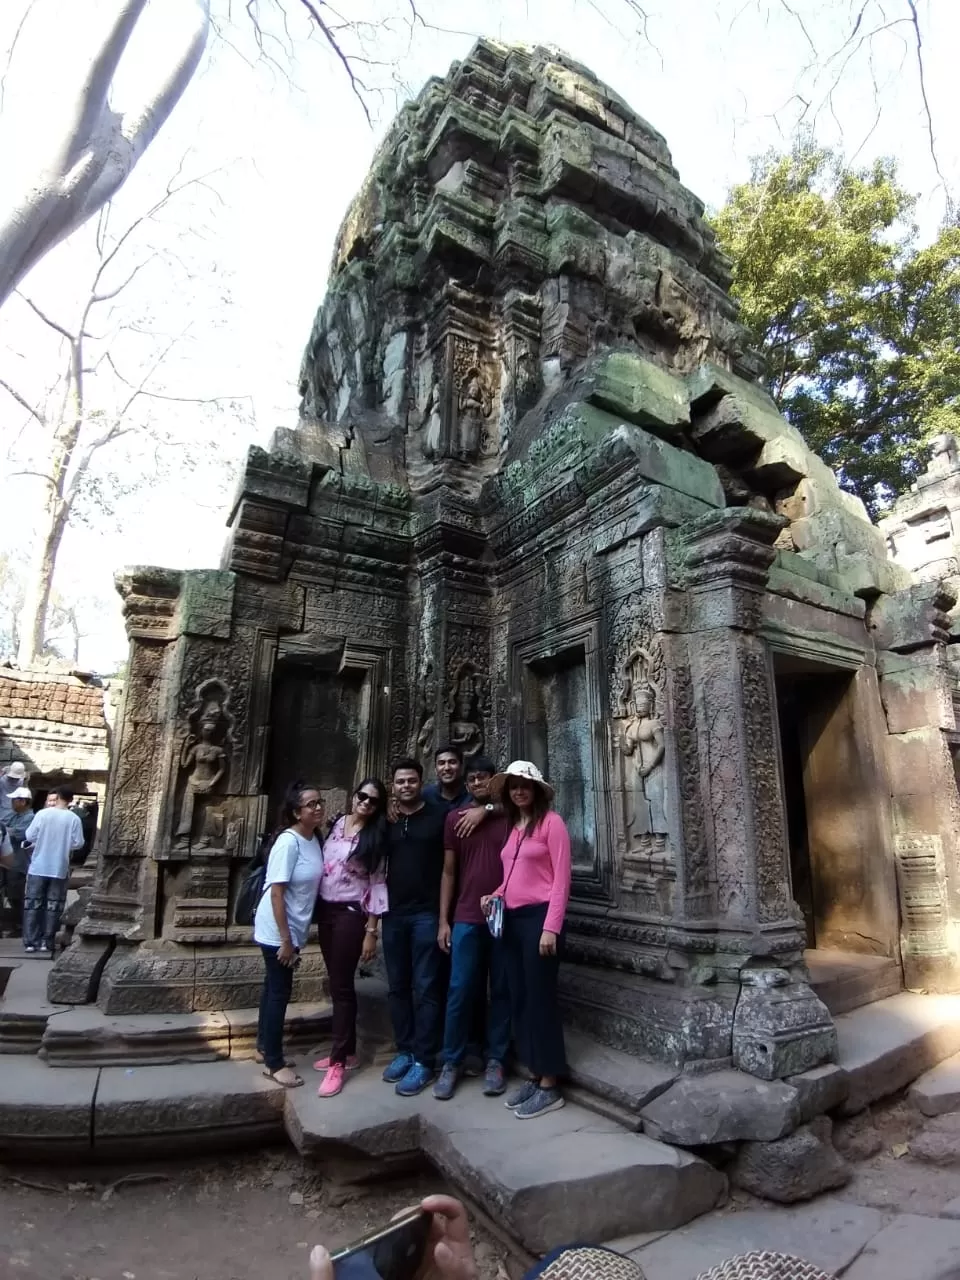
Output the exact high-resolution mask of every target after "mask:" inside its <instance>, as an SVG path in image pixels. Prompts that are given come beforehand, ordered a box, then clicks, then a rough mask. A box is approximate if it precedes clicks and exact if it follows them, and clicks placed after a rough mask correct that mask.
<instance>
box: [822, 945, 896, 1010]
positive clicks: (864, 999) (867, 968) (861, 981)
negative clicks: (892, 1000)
mask: <svg viewBox="0 0 960 1280" xmlns="http://www.w3.org/2000/svg"><path fill="white" fill-rule="evenodd" d="M804 960H805V961H806V964H807V968H808V970H809V971H810V985H811V987H813V989H814V991H815V992H816V993H817V995H818V996H819V997H820V999H821V1000H822V1001H823V1003H824V1004H825V1005H826V1006H827V1008H828V1009H829V1010H830V1012H831V1013H832V1014H833V1016H834V1017H835V1018H836V1017H838V1016H839V1015H840V1014H842V1013H850V1012H852V1010H854V1009H859V1008H861V1007H862V1006H863V1005H867V1004H873V1003H874V1002H875V1001H877V1000H884V999H886V998H887V997H888V996H893V995H896V994H897V992H898V991H900V990H901V989H902V986H903V980H902V975H901V972H900V966H899V965H898V964H897V962H896V961H895V960H891V959H890V958H889V957H888V956H868V955H860V954H858V953H856V952H853V951H828V950H825V949H819V948H818V949H817V950H815V951H805V952H804Z"/></svg>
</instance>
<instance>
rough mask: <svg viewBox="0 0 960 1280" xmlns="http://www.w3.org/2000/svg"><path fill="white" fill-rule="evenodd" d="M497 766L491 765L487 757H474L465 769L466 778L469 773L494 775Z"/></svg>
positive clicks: (491, 762)
mask: <svg viewBox="0 0 960 1280" xmlns="http://www.w3.org/2000/svg"><path fill="white" fill-rule="evenodd" d="M496 772H497V766H496V765H495V764H494V763H493V761H492V760H491V759H490V757H489V756H474V757H473V759H472V760H471V761H470V762H469V764H468V765H467V767H466V774H467V777H469V776H470V774H471V773H491V774H493V773H496Z"/></svg>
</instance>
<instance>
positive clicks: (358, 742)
mask: <svg viewBox="0 0 960 1280" xmlns="http://www.w3.org/2000/svg"><path fill="white" fill-rule="evenodd" d="M368 702H369V687H368V681H367V679H366V673H365V672H364V671H363V670H362V669H359V668H352V667H346V668H344V669H342V670H338V671H336V670H333V671H332V670H330V669H329V666H325V665H321V664H320V663H313V662H309V661H304V660H303V659H299V658H298V659H296V660H284V659H281V660H280V661H279V662H278V663H277V665H276V668H275V671H274V680H273V696H272V700H271V706H270V744H269V748H268V751H267V764H266V771H265V775H264V788H265V790H266V792H267V795H268V797H269V810H268V821H269V823H270V824H271V825H272V823H273V822H274V820H275V818H276V813H277V809H278V807H279V805H280V802H281V801H282V800H283V796H284V792H285V791H286V788H287V787H288V786H289V785H290V783H291V782H294V781H296V780H297V779H303V780H304V781H306V782H312V783H315V784H316V785H317V786H318V787H320V788H321V790H322V791H323V793H324V797H325V799H326V802H327V812H328V815H329V816H332V815H333V813H335V812H337V811H339V810H342V809H343V807H344V805H345V803H346V799H347V796H348V795H349V794H350V791H351V790H352V788H353V786H354V785H355V783H356V782H357V781H358V778H357V770H358V768H359V762H360V760H361V758H362V755H363V741H364V727H365V726H366V725H367V723H368V722H369V707H368V705H367V704H368Z"/></svg>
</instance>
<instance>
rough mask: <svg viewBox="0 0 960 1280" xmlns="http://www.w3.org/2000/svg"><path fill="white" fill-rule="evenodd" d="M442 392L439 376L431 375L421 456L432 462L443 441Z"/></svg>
mask: <svg viewBox="0 0 960 1280" xmlns="http://www.w3.org/2000/svg"><path fill="white" fill-rule="evenodd" d="M442 406H443V390H442V388H441V386H440V376H439V374H437V373H434V375H433V382H432V383H431V386H430V394H429V395H428V396H427V404H426V408H425V409H424V411H423V424H422V425H423V444H422V446H421V447H422V449H423V456H424V457H425V458H426V459H427V460H428V461H429V462H433V460H434V459H435V458H438V457H439V456H440V448H441V443H442V440H443V412H442Z"/></svg>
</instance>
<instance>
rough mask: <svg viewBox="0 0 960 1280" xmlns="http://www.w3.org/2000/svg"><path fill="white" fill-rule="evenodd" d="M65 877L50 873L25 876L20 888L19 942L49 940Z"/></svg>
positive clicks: (64, 892)
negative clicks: (21, 894)
mask: <svg viewBox="0 0 960 1280" xmlns="http://www.w3.org/2000/svg"><path fill="white" fill-rule="evenodd" d="M67 884H68V881H67V880H66V879H64V880H57V879H55V878H54V877H53V876H31V875H28V876H27V882H26V884H25V886H24V891H23V945H24V946H25V947H46V949H47V950H48V951H52V950H53V944H54V941H55V939H56V936H57V930H58V929H59V928H60V917H61V916H62V915H63V906H64V903H65V902H66V900H67Z"/></svg>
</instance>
